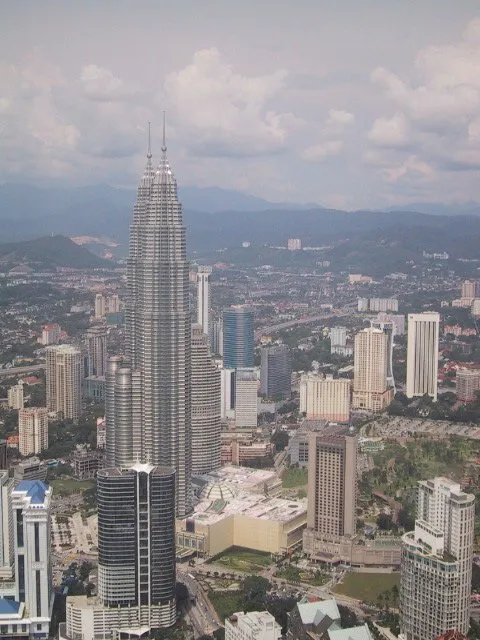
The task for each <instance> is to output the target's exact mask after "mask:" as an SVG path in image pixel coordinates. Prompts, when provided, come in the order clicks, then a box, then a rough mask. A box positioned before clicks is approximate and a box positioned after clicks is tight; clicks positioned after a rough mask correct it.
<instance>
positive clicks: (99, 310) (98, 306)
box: [95, 293, 106, 320]
mask: <svg viewBox="0 0 480 640" xmlns="http://www.w3.org/2000/svg"><path fill="white" fill-rule="evenodd" d="M105 310H106V300H105V296H104V295H103V294H102V293H97V294H96V296H95V318H96V319H97V320H102V319H103V318H104V317H105Z"/></svg>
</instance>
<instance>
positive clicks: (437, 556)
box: [400, 478, 475, 640]
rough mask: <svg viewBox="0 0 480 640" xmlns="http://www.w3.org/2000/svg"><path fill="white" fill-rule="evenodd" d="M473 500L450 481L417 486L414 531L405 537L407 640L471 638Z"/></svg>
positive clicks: (403, 618)
mask: <svg viewBox="0 0 480 640" xmlns="http://www.w3.org/2000/svg"><path fill="white" fill-rule="evenodd" d="M474 525H475V497H474V496H473V495H472V494H467V493H464V492H463V491H462V490H461V487H460V485H459V484H458V483H456V482H453V481H452V480H450V479H448V478H434V479H433V480H427V481H426V482H419V486H418V497H417V520H416V521H415V530H414V531H411V532H409V533H406V534H405V535H404V536H403V540H402V542H403V549H402V564H401V582H400V626H401V629H402V633H403V635H404V637H405V640H429V639H430V638H436V637H437V636H440V635H442V634H444V633H445V632H446V631H448V630H451V629H455V630H456V631H459V632H460V633H463V634H465V635H466V634H467V631H468V629H469V625H470V593H471V576H472V562H473V542H474Z"/></svg>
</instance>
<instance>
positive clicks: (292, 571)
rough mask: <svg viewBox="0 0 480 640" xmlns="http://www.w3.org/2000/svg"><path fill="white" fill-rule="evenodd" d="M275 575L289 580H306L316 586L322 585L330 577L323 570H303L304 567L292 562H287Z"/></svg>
mask: <svg viewBox="0 0 480 640" xmlns="http://www.w3.org/2000/svg"><path fill="white" fill-rule="evenodd" d="M275 577H276V578H280V579H281V580H286V581H287V582H293V583H298V582H305V583H307V584H311V585H314V586H316V587H321V586H322V585H324V584H325V583H326V582H328V581H329V579H330V576H329V575H328V574H326V573H322V572H321V571H302V569H299V568H298V567H295V566H294V565H291V564H287V565H285V566H283V567H282V568H281V569H279V570H278V571H277V573H276V574H275Z"/></svg>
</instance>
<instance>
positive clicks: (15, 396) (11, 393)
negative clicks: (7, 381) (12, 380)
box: [8, 380, 24, 409]
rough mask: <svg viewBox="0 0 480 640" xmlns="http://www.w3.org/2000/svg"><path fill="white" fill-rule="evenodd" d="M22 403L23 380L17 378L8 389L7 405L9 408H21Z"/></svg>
mask: <svg viewBox="0 0 480 640" xmlns="http://www.w3.org/2000/svg"><path fill="white" fill-rule="evenodd" d="M23 405H24V398H23V380H19V381H18V382H17V384H14V385H13V387H10V389H9V390H8V406H9V408H10V409H23Z"/></svg>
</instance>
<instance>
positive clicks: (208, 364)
mask: <svg viewBox="0 0 480 640" xmlns="http://www.w3.org/2000/svg"><path fill="white" fill-rule="evenodd" d="M220 401H221V393H220V370H219V369H218V368H217V366H216V364H215V363H214V362H213V359H212V356H211V355H210V349H209V348H208V337H207V336H206V335H205V332H203V331H202V327H201V326H200V325H199V324H194V325H193V326H192V474H194V475H201V474H202V473H208V472H209V471H212V470H213V469H218V467H220V430H221V419H220V410H221V407H220Z"/></svg>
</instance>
